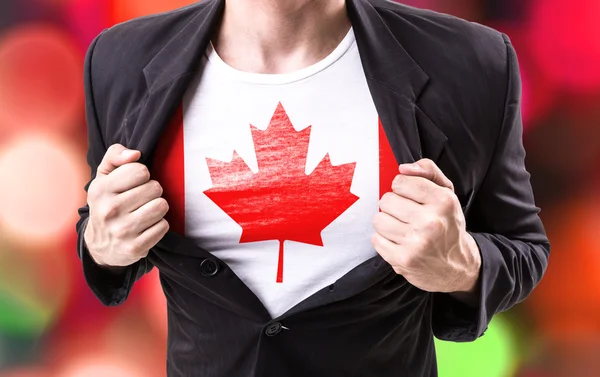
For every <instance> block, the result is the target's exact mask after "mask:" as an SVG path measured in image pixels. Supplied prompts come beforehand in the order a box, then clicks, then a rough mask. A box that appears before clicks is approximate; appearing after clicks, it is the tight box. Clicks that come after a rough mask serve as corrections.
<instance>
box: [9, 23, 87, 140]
mask: <svg viewBox="0 0 600 377" xmlns="http://www.w3.org/2000/svg"><path fill="white" fill-rule="evenodd" d="M82 109H83V57H82V54H81V53H80V51H79V50H78V49H77V48H76V46H75V45H74V44H73V41H72V39H71V37H70V36H69V35H68V34H66V33H64V32H62V31H61V30H60V29H58V28H56V27H54V26H52V25H44V24H29V25H25V26H20V27H16V28H13V29H10V31H9V32H7V33H6V34H4V36H3V37H2V38H1V39H0V128H3V127H4V128H5V130H4V132H3V133H12V132H16V131H21V130H24V129H30V128H53V129H54V128H58V129H64V128H65V127H72V126H74V125H76V123H77V122H78V120H79V117H80V116H81V113H82Z"/></svg>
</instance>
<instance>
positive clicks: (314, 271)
mask: <svg viewBox="0 0 600 377" xmlns="http://www.w3.org/2000/svg"><path fill="white" fill-rule="evenodd" d="M202 64H203V70H202V74H201V75H198V77H196V79H195V80H194V81H193V82H192V83H191V84H190V86H189V88H188V90H187V92H186V94H185V96H184V99H183V102H182V105H181V107H180V109H179V110H178V112H177V114H176V115H175V117H174V119H173V122H172V123H171V125H170V126H169V128H168V130H167V131H166V132H165V135H164V137H163V138H161V140H160V142H159V150H158V152H157V154H156V156H157V158H156V160H155V161H156V162H155V166H154V168H153V174H156V175H155V176H158V177H160V178H161V179H162V180H159V182H160V183H161V184H162V185H163V188H164V192H165V193H164V194H163V196H164V197H165V198H166V199H167V201H169V204H170V207H171V209H170V211H169V214H168V216H167V219H168V220H169V221H170V223H171V228H172V229H173V230H174V231H178V232H180V233H183V234H185V235H186V236H187V237H189V238H190V239H192V240H194V241H195V242H196V243H197V244H198V245H199V246H200V247H202V248H204V249H206V250H207V251H209V252H210V253H212V254H213V255H215V256H217V257H218V258H220V259H221V260H223V261H224V262H225V263H226V264H227V265H228V266H229V267H230V268H231V269H232V270H233V271H234V272H235V273H236V275H238V276H239V278H240V279H241V280H242V281H243V282H244V283H245V284H246V285H247V286H248V287H249V288H250V289H251V290H252V291H253V292H254V293H255V294H256V296H257V297H258V298H259V299H260V300H261V302H262V303H263V304H264V305H265V307H266V308H267V310H268V311H269V313H270V314H271V316H272V317H273V318H275V317H277V316H279V315H281V314H283V313H284V312H286V311H287V310H288V309H290V308H291V307H293V306H294V305H295V304H297V303H298V302H300V301H302V300H303V299H305V298H306V297H308V296H310V295H311V294H313V293H315V292H316V291H318V290H320V289H321V288H323V287H326V286H328V285H330V284H333V283H334V282H335V281H336V280H337V279H339V278H341V277H342V276H343V275H344V274H346V273H347V272H348V271H350V270H351V269H353V268H354V267H356V266H357V265H359V264H360V263H362V262H364V261H365V260H367V259H369V258H371V257H373V256H375V255H376V251H375V250H374V248H373V246H372V245H371V243H370V238H371V235H372V234H373V232H374V229H373V226H372V219H373V216H374V215H375V214H376V213H377V211H378V201H379V198H380V197H381V195H382V193H384V192H387V191H390V186H391V180H392V178H393V176H394V175H395V174H397V171H398V170H397V169H398V168H397V165H396V162H395V160H394V159H393V155H392V152H391V150H390V148H389V144H388V142H387V139H385V134H384V133H383V131H382V128H381V125H380V123H379V118H378V115H377V112H376V109H375V106H374V104H373V100H372V98H371V95H370V92H369V88H368V86H367V81H366V79H365V75H364V72H363V69H362V65H361V60H360V56H359V52H358V48H357V46H356V41H355V38H354V33H353V31H352V29H351V30H350V31H349V32H348V34H347V35H346V37H345V38H344V39H343V41H342V42H341V43H340V44H339V45H338V46H337V48H335V50H334V51H333V52H332V53H331V54H330V55H329V56H327V57H326V58H325V59H323V60H321V61H319V62H318V63H316V64H314V65H311V66H309V67H306V68H304V69H301V70H298V71H295V72H292V73H286V74H258V73H248V72H242V71H238V70H236V69H234V68H233V67H231V66H229V65H227V64H226V63H225V62H224V61H223V60H221V58H220V57H219V56H218V55H217V53H216V51H215V50H214V49H213V48H212V46H210V47H209V48H208V50H207V52H206V56H205V58H204V59H203V61H202ZM380 164H381V166H380ZM384 165H385V166H384ZM380 171H385V173H381V174H380ZM174 223H175V226H174Z"/></svg>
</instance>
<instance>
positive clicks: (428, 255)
mask: <svg viewBox="0 0 600 377" xmlns="http://www.w3.org/2000/svg"><path fill="white" fill-rule="evenodd" d="M379 206H380V208H381V212H379V213H377V214H376V215H375V217H374V218H373V226H374V227H375V233H374V234H373V237H372V238H371V242H372V243H373V245H374V247H375V249H376V250H377V252H378V253H379V254H380V255H381V256H382V258H383V259H385V260H386V261H387V262H388V263H389V264H390V265H392V267H393V268H394V270H395V271H396V272H397V273H398V274H401V275H403V276H404V277H405V278H406V280H408V281H409V282H410V283H411V284H413V285H414V286H416V287H418V288H420V289H422V290H425V291H429V292H448V293H454V295H455V297H457V298H459V299H461V300H463V299H462V298H460V297H463V298H468V299H469V300H470V299H471V298H472V295H465V294H472V293H474V292H475V290H476V283H477V280H478V278H479V275H480V267H481V256H480V253H479V249H478V246H477V244H476V243H475V240H474V239H473V237H471V235H470V234H469V233H468V232H467V231H466V225H465V218H464V215H463V213H462V210H461V207H460V203H459V201H458V198H457V197H456V195H455V194H454V186H453V184H452V182H451V181H450V180H449V179H448V178H447V177H446V176H444V174H443V173H442V171H441V170H440V169H439V168H438V167H437V166H436V165H435V163H434V162H433V161H431V160H428V159H423V160H420V161H417V162H416V163H414V164H404V165H400V175H398V176H396V178H395V179H394V182H393V184H392V191H391V192H389V193H386V194H385V195H384V196H383V197H382V198H381V201H380V202H379ZM463 301H466V300H463Z"/></svg>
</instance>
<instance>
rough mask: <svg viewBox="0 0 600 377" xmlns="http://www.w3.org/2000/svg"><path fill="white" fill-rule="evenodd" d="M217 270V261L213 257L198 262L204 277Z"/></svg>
mask: <svg viewBox="0 0 600 377" xmlns="http://www.w3.org/2000/svg"><path fill="white" fill-rule="evenodd" d="M217 272H219V262H217V261H216V260H215V259H213V258H206V259H205V260H203V261H202V263H200V273H202V275H204V276H206V277H210V276H215V275H216V274H217Z"/></svg>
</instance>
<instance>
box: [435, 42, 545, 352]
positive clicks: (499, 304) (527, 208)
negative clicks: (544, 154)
mask: <svg viewBox="0 0 600 377" xmlns="http://www.w3.org/2000/svg"><path fill="white" fill-rule="evenodd" d="M502 36H503V38H504V42H505V45H506V51H507V54H506V61H507V64H506V65H507V68H506V73H507V77H506V82H507V83H508V84H507V89H506V101H505V104H504V119H503V121H502V127H501V130H500V133H499V137H498V140H497V144H496V148H495V151H494V155H493V158H492V160H491V163H490V165H489V167H488V170H487V174H486V176H485V178H484V180H483V182H482V184H481V186H480V188H479V190H478V192H477V193H476V196H475V197H474V199H473V200H474V202H473V207H472V209H471V211H470V212H469V214H468V216H467V219H466V220H467V231H469V233H470V234H471V235H472V236H473V238H474V239H475V241H476V243H477V245H478V247H479V251H480V253H481V259H482V265H481V270H480V278H479V282H478V284H479V286H478V288H479V292H478V304H477V306H476V307H474V308H472V307H469V306H466V305H465V304H463V303H461V302H459V301H458V300H455V299H454V298H452V297H451V296H450V295H449V294H444V293H434V294H433V313H432V321H433V322H432V328H433V332H434V335H435V336H436V337H437V338H439V339H442V340H450V341H473V340H475V339H477V338H478V337H480V336H481V335H483V333H484V332H485V330H486V329H487V327H488V325H489V323H490V321H491V319H492V317H493V316H494V315H495V314H496V313H499V312H502V311H505V310H508V309H510V308H511V307H512V306H514V305H515V304H517V303H519V302H521V301H523V300H524V299H525V298H527V296H528V295H529V294H530V293H531V292H532V290H533V289H534V287H535V286H536V285H537V284H538V283H539V281H540V280H541V278H542V275H543V274H544V273H545V271H546V268H547V265H548V257H549V253H550V244H549V242H548V239H547V237H546V233H545V230H544V227H543V225H542V222H541V220H540V218H539V216H538V213H539V211H540V209H539V208H538V207H536V206H535V204H534V197H533V192H532V188H531V184H530V175H529V173H528V172H527V170H526V169H525V150H524V147H523V140H522V135H523V125H522V120H521V78H520V74H519V66H518V62H517V56H516V52H515V49H514V48H513V46H512V44H511V42H510V40H509V39H508V37H507V36H506V35H502Z"/></svg>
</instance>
